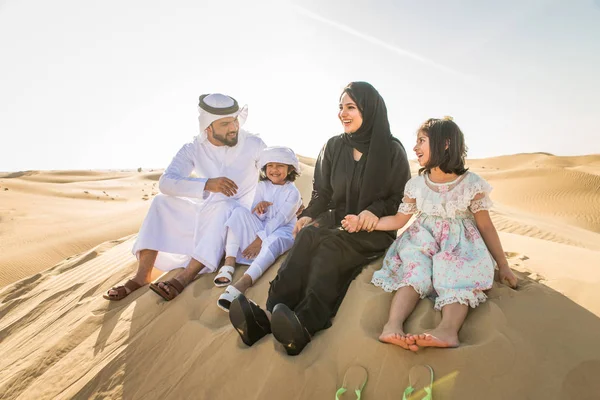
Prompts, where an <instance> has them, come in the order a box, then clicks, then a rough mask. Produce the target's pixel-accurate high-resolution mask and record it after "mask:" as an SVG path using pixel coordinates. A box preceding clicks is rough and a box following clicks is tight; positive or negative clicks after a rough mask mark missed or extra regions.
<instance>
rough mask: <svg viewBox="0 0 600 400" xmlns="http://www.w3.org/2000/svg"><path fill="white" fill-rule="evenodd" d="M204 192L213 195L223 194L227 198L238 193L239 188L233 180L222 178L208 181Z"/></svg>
mask: <svg viewBox="0 0 600 400" xmlns="http://www.w3.org/2000/svg"><path fill="white" fill-rule="evenodd" d="M204 190H208V191H209V192H212V193H223V194H224V195H225V196H227V197H231V196H233V195H235V194H236V193H237V190H238V187H237V185H236V184H235V182H234V181H232V180H231V179H229V178H225V177H224V176H221V177H219V178H210V179H209V180H207V181H206V184H205V186H204Z"/></svg>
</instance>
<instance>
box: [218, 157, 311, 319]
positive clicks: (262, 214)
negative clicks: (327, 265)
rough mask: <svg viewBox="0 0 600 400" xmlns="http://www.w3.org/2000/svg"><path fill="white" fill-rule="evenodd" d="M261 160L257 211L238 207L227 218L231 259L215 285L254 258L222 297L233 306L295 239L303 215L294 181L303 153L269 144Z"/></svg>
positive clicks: (223, 305)
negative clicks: (235, 268) (238, 266)
mask: <svg viewBox="0 0 600 400" xmlns="http://www.w3.org/2000/svg"><path fill="white" fill-rule="evenodd" d="M259 162H260V166H261V172H260V182H259V183H258V186H257V188H256V194H255V196H254V202H253V204H252V211H248V210H247V209H246V208H244V207H238V208H236V209H234V210H233V212H232V214H231V216H230V217H229V219H228V220H227V222H226V223H225V226H226V227H227V242H226V245H225V264H224V266H223V267H221V269H220V271H219V274H218V275H217V276H216V278H215V281H214V282H215V285H216V286H227V285H229V283H231V280H232V278H233V272H234V267H235V263H236V262H238V263H241V264H246V265H247V264H250V267H248V269H247V270H246V273H245V274H244V276H242V278H241V279H239V280H238V281H237V282H236V283H235V284H234V285H230V286H227V288H226V289H225V292H224V293H223V294H222V295H221V296H220V297H219V300H218V301H217V305H218V306H219V307H220V308H221V309H223V310H225V311H227V312H229V306H230V305H231V302H232V301H233V300H234V299H236V298H237V297H238V296H239V295H240V294H242V293H244V292H245V291H246V290H247V289H248V288H249V287H250V286H252V285H253V284H254V282H256V280H257V279H258V278H260V276H261V275H262V274H263V273H264V272H265V271H266V270H267V268H269V267H270V266H271V265H272V264H273V263H274V262H275V260H276V259H277V257H279V256H280V255H281V254H283V253H285V252H286V251H288V250H289V249H290V248H291V247H292V244H294V238H293V236H292V231H293V229H294V226H295V225H296V221H297V218H296V211H297V210H298V209H299V207H300V206H301V204H302V200H301V198H300V192H299V191H298V189H297V188H296V186H295V185H294V183H293V182H294V181H295V180H296V177H297V176H298V175H299V174H298V171H299V163H298V158H297V157H296V154H294V152H293V151H292V150H291V149H289V148H287V147H268V148H266V149H264V150H263V152H262V154H261V157H260V161H259Z"/></svg>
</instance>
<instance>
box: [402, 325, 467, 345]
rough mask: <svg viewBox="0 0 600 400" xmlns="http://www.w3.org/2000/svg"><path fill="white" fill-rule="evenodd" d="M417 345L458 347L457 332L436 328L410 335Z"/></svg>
mask: <svg viewBox="0 0 600 400" xmlns="http://www.w3.org/2000/svg"><path fill="white" fill-rule="evenodd" d="M410 338H412V339H414V341H415V343H416V344H417V346H419V347H443V348H447V347H458V346H459V345H460V342H459V340H458V334H457V333H456V332H454V331H450V330H444V329H439V328H436V329H434V330H432V331H430V332H426V333H422V334H420V335H410Z"/></svg>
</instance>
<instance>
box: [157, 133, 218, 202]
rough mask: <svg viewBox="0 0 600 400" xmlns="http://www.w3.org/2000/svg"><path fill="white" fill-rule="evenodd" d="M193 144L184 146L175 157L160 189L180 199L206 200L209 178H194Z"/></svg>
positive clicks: (166, 171) (163, 175) (159, 182)
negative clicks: (192, 174) (191, 174)
mask: <svg viewBox="0 0 600 400" xmlns="http://www.w3.org/2000/svg"><path fill="white" fill-rule="evenodd" d="M192 151H193V144H192V143H188V144H186V145H184V146H183V147H182V148H181V149H180V150H179V151H178V152H177V154H176V155H175V157H173V160H172V161H171V164H169V166H168V167H167V169H166V170H165V172H164V173H163V174H162V176H161V177H160V180H159V181H158V188H159V189H160V191H161V192H162V193H164V194H167V195H170V196H178V197H192V198H206V197H208V194H209V193H208V192H205V190H204V187H205V185H206V181H208V178H192V177H190V173H191V172H192V171H193V170H194V159H193V157H192V154H191V153H192Z"/></svg>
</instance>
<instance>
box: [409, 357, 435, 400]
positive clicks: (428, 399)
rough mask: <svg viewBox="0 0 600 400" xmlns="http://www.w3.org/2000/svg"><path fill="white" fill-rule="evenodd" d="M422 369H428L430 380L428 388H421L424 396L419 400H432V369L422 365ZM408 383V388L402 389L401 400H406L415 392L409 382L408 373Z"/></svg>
mask: <svg viewBox="0 0 600 400" xmlns="http://www.w3.org/2000/svg"><path fill="white" fill-rule="evenodd" d="M422 367H427V368H429V372H430V374H431V380H430V382H429V386H425V387H424V388H423V390H424V391H425V393H426V395H425V397H423V398H422V399H421V400H432V399H433V369H432V368H431V367H430V366H429V365H422ZM413 368H415V367H413ZM408 381H409V382H408V385H409V386H408V387H407V388H406V389H404V394H403V395H402V400H407V398H408V396H410V395H411V394H412V393H413V392H414V391H415V388H414V387H413V385H412V383H411V382H410V372H409V374H408Z"/></svg>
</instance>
